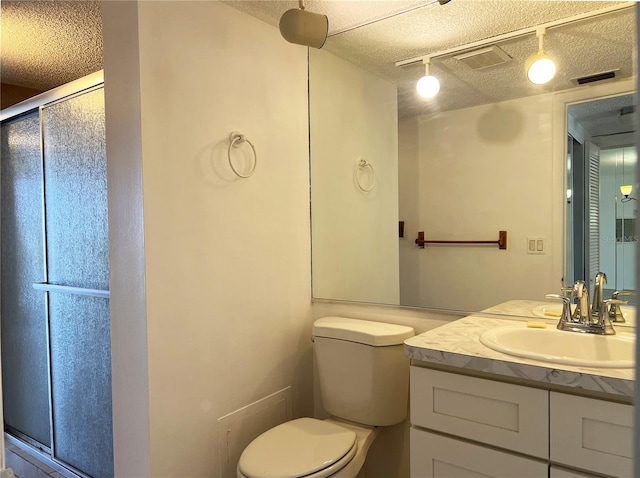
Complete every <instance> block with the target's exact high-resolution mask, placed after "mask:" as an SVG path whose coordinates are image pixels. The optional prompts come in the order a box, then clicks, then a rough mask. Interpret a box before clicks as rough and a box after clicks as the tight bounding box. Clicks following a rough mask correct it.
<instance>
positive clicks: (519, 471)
mask: <svg viewBox="0 0 640 478" xmlns="http://www.w3.org/2000/svg"><path fill="white" fill-rule="evenodd" d="M410 443H411V452H410V457H411V478H450V477H465V478H488V477H495V478H498V477H501V478H513V477H516V476H517V477H518V478H547V476H548V465H547V463H546V462H545V461H538V460H535V459H533V458H526V457H523V456H518V455H513V454H511V453H508V452H505V451H499V450H495V449H492V448H486V447H483V446H480V445H475V444H473V443H468V442H464V441H462V440H456V439H455V438H450V437H445V436H442V435H438V434H435V433H431V432H427V431H424V430H417V429H415V428H412V429H411V437H410Z"/></svg>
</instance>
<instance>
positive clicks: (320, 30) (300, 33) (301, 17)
mask: <svg viewBox="0 0 640 478" xmlns="http://www.w3.org/2000/svg"><path fill="white" fill-rule="evenodd" d="M299 4H300V8H297V9H296V8H292V9H291V10H287V11H286V12H284V13H283V14H282V17H280V34H281V35H282V37H283V38H284V39H285V40H287V41H288V42H289V43H295V44H297V45H303V46H309V47H313V48H318V49H320V48H322V47H323V46H324V43H325V42H326V41H327V34H328V33H329V19H328V18H327V16H326V15H321V14H319V13H313V12H307V11H306V10H305V9H304V1H303V0H299Z"/></svg>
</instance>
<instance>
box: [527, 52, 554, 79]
mask: <svg viewBox="0 0 640 478" xmlns="http://www.w3.org/2000/svg"><path fill="white" fill-rule="evenodd" d="M526 66H527V78H529V81H530V82H531V83H535V84H536V85H543V84H545V83H548V82H549V81H551V79H552V78H553V77H554V76H555V74H556V64H555V63H554V62H553V60H552V59H551V57H550V56H549V55H547V54H546V53H544V52H542V51H539V52H538V53H534V54H533V55H531V56H530V57H529V58H528V59H527V63H526Z"/></svg>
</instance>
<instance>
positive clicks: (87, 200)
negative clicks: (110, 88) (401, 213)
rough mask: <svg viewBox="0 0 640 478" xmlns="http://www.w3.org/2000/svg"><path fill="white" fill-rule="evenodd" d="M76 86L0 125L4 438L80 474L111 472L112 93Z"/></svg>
mask: <svg viewBox="0 0 640 478" xmlns="http://www.w3.org/2000/svg"><path fill="white" fill-rule="evenodd" d="M67 91H68V90H65V93H64V97H63V98H57V99H55V100H50V101H44V104H40V105H38V106H37V107H35V108H34V109H31V110H28V111H25V112H21V113H20V114H19V115H17V116H14V117H10V118H6V115H4V116H5V118H4V121H3V122H2V125H1V133H2V134H1V138H2V150H1V153H2V155H1V156H0V166H1V168H0V175H1V176H0V214H1V217H0V244H1V248H0V249H1V250H0V286H1V287H0V293H1V297H0V299H1V300H0V319H1V330H0V332H1V339H2V387H3V388H2V391H3V397H4V420H5V432H6V433H7V434H8V435H9V436H12V437H13V438H14V439H17V440H19V441H20V442H21V443H22V444H24V445H26V446H27V447H30V448H31V449H35V450H38V451H39V452H40V453H41V454H44V455H46V456H48V457H49V458H50V459H51V460H52V461H54V462H56V463H59V464H62V465H63V466H65V467H67V468H69V469H71V470H72V471H74V472H75V473H77V474H80V475H85V476H95V477H108V476H113V444H112V440H113V438H112V419H111V340H110V316H109V292H108V290H109V258H108V227H107V185H106V155H105V139H104V95H103V88H102V85H101V84H98V85H94V86H92V87H90V88H85V89H83V91H80V92H77V93H74V94H69V93H68V92H67ZM58 95H59V94H57V93H56V90H53V91H52V92H49V93H46V94H45V95H41V96H44V97H45V99H49V98H55V97H56V96H58ZM3 113H4V112H3Z"/></svg>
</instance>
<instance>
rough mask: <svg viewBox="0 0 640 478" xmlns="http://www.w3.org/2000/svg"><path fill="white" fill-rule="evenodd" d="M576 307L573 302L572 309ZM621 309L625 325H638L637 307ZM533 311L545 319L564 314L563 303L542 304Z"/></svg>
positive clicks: (622, 306) (555, 317) (623, 306)
mask: <svg viewBox="0 0 640 478" xmlns="http://www.w3.org/2000/svg"><path fill="white" fill-rule="evenodd" d="M575 308H576V305H575V304H571V311H573V310H574V309H575ZM620 310H621V311H622V316H623V317H624V320H625V322H624V324H625V325H631V326H635V325H636V308H635V307H633V306H629V305H621V306H620ZM531 313H532V314H533V315H534V316H535V317H541V318H543V319H558V320H560V314H562V304H541V305H538V306H536V307H534V308H533V309H531Z"/></svg>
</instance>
